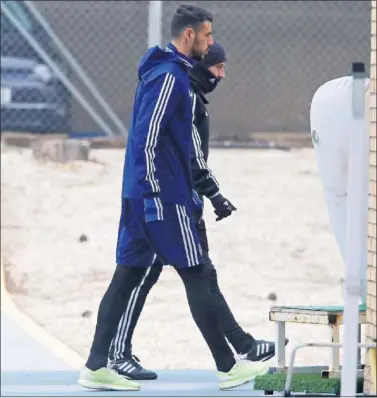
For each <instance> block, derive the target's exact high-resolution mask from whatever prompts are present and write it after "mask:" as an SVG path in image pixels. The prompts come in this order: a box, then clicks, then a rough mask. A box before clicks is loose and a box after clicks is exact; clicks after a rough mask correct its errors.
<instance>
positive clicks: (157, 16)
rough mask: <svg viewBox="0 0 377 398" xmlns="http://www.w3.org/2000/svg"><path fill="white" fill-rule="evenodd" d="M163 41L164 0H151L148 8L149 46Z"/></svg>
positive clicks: (157, 44) (158, 44)
mask: <svg viewBox="0 0 377 398" xmlns="http://www.w3.org/2000/svg"><path fill="white" fill-rule="evenodd" d="M161 43H162V1H157V0H155V1H150V2H149V10H148V48H151V47H153V46H160V47H161Z"/></svg>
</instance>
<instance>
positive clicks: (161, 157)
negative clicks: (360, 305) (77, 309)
mask: <svg viewBox="0 0 377 398" xmlns="http://www.w3.org/2000/svg"><path fill="white" fill-rule="evenodd" d="M212 19H213V17H212V15H211V14H210V13H209V12H207V11H206V10H203V9H201V8H199V7H196V6H192V5H182V6H180V7H179V8H178V9H177V11H176V13H175V14H174V16H173V19H172V24H171V36H172V41H171V43H170V44H169V45H168V47H167V48H166V49H161V48H159V47H157V46H156V47H153V48H151V49H149V50H148V51H147V53H146V54H145V56H144V57H143V58H142V60H141V62H140V66H139V84H138V87H137V90H136V94H135V101H134V109H133V116H132V121H131V127H130V130H129V137H128V144H127V151H126V158H125V167H124V173H123V187H122V210H121V217H120V222H119V232H118V243H117V250H116V262H117V267H116V269H115V272H114V275H113V278H112V280H111V283H110V285H109V287H108V289H107V291H106V293H105V295H104V297H103V299H102V300H101V303H100V306H99V310H98V317H97V325H96V330H95V335H94V339H93V343H92V346H91V350H90V354H89V358H88V360H87V362H86V365H85V368H84V369H83V370H82V371H81V373H80V378H79V384H80V385H82V386H84V387H87V388H97V389H98V388H99V389H112V390H138V389H139V388H140V386H139V385H138V384H137V383H136V382H134V381H131V380H128V379H126V378H125V377H123V376H122V375H120V374H118V373H117V372H116V371H114V370H112V369H109V368H107V357H108V353H109V348H110V344H111V340H112V338H113V336H114V335H115V333H116V329H117V326H118V323H119V321H120V319H121V316H122V313H123V311H124V308H125V307H126V304H127V303H128V302H130V298H131V295H132V294H134V293H133V292H134V291H135V289H136V290H137V289H140V288H141V286H142V285H143V283H144V281H145V279H146V278H147V276H148V272H149V270H150V267H149V266H150V265H151V264H152V262H153V261H154V259H155V258H156V257H157V258H158V259H159V260H160V261H161V262H162V263H163V264H171V265H173V266H174V267H175V269H176V270H177V272H178V274H179V275H180V277H181V279H182V281H183V283H184V285H185V289H186V294H187V299H188V302H189V306H190V310H191V313H192V315H193V318H194V320H195V322H196V324H197V326H198V328H199V329H200V332H201V333H202V335H203V337H204V339H205V341H206V343H207V345H208V347H209V349H210V351H211V353H212V356H213V358H214V361H215V363H216V367H217V369H218V371H219V372H218V376H219V378H220V388H221V389H226V388H232V387H235V386H238V385H241V384H244V383H246V382H248V381H250V380H252V379H253V378H254V377H255V375H256V373H257V374H258V373H260V371H259V369H256V368H255V366H252V365H251V363H249V362H248V361H237V362H236V360H235V358H234V356H233V353H232V351H231V349H230V347H229V346H228V344H227V342H226V339H225V337H224V335H223V333H222V331H221V329H220V327H219V324H218V322H216V321H214V319H215V320H216V316H215V318H214V315H215V312H216V303H215V302H214V296H213V295H212V294H211V292H210V289H209V283H210V281H209V280H208V278H205V277H203V275H204V274H205V266H204V264H203V256H202V250H201V246H200V240H199V237H198V233H197V230H196V226H195V220H194V214H195V212H196V211H200V210H201V208H202V203H201V201H200V200H199V198H198V197H197V195H194V191H193V184H192V179H191V161H190V153H191V150H192V121H193V114H192V98H193V93H192V92H191V90H190V81H189V77H188V73H189V70H190V69H191V68H192V65H193V63H194V60H193V58H194V57H201V56H203V55H204V54H205V53H206V52H207V51H208V48H209V46H210V45H212V44H213V40H212V35H211V23H212ZM193 195H194V197H193ZM266 370H267V368H266Z"/></svg>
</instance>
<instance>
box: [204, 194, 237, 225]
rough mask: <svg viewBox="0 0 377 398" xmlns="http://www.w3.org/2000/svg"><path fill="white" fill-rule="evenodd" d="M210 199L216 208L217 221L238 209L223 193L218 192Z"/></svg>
mask: <svg viewBox="0 0 377 398" xmlns="http://www.w3.org/2000/svg"><path fill="white" fill-rule="evenodd" d="M210 200H211V203H212V206H213V207H214V208H215V214H216V215H217V218H216V221H220V220H222V219H223V218H226V217H229V216H230V215H231V214H232V212H233V211H235V210H237V209H236V207H235V206H233V204H232V203H231V202H230V201H229V200H228V199H226V198H224V196H223V195H221V193H218V194H217V195H216V196H214V197H213V198H211V199H210Z"/></svg>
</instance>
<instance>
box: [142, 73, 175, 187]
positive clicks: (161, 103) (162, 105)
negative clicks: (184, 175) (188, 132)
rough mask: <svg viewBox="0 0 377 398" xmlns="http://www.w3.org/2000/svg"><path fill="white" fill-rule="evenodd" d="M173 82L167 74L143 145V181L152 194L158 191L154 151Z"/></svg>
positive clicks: (172, 78) (172, 77)
mask: <svg viewBox="0 0 377 398" xmlns="http://www.w3.org/2000/svg"><path fill="white" fill-rule="evenodd" d="M174 82H175V77H174V76H173V75H172V74H171V73H167V74H166V76H165V80H164V83H163V84H162V88H161V92H160V95H159V96H158V99H157V103H156V105H155V108H154V110H153V114H152V117H151V120H150V123H149V129H148V134H147V142H146V145H145V164H146V168H147V174H146V177H145V179H146V181H148V182H149V183H150V184H151V188H152V192H159V191H160V186H159V184H158V180H157V179H156V177H155V175H154V172H155V171H156V167H155V165H154V159H155V156H156V153H155V151H156V145H157V139H158V133H159V131H160V127H161V121H162V118H163V117H164V114H165V110H166V107H167V105H168V102H169V100H170V96H171V93H172V91H173V87H174Z"/></svg>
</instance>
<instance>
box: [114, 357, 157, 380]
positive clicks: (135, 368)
mask: <svg viewBox="0 0 377 398" xmlns="http://www.w3.org/2000/svg"><path fill="white" fill-rule="evenodd" d="M110 367H111V369H114V370H115V371H116V372H118V373H119V374H120V375H122V376H124V377H127V379H131V380H155V379H157V373H156V372H153V371H152V370H147V369H144V368H143V367H142V366H141V365H140V360H139V358H138V357H136V356H135V355H132V356H131V357H128V358H122V359H117V360H115V361H114V360H113V361H111V362H110Z"/></svg>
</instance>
